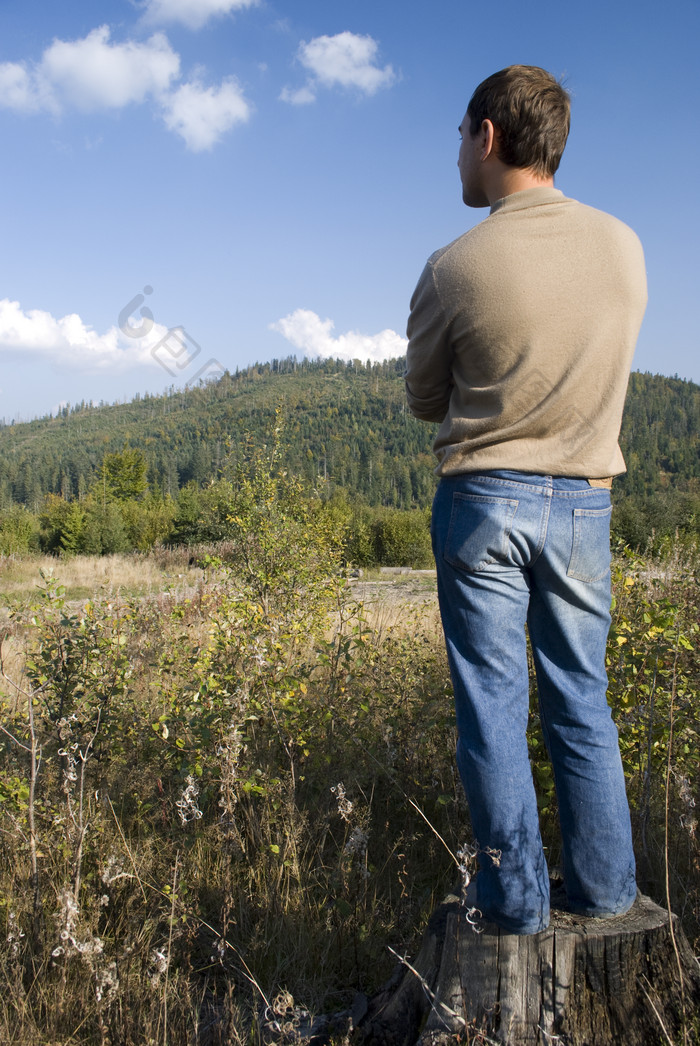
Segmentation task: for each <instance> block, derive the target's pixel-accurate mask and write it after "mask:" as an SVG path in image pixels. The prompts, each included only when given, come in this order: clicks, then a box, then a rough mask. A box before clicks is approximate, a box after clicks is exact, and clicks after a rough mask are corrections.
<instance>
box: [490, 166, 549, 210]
mask: <svg viewBox="0 0 700 1046" xmlns="http://www.w3.org/2000/svg"><path fill="white" fill-rule="evenodd" d="M553 188H554V178H553V177H548V178H542V177H540V175H537V174H534V173H533V172H532V171H529V170H527V169H525V168H523V167H508V166H506V165H505V164H502V163H499V164H498V165H497V167H494V168H492V169H491V171H490V177H489V179H488V184H487V185H486V186H485V189H486V195H487V197H488V201H489V205H490V206H491V207H493V205H494V203H495V202H496V200H502V199H503V197H504V196H511V195H512V194H513V193H515V192H524V191H525V189H553Z"/></svg>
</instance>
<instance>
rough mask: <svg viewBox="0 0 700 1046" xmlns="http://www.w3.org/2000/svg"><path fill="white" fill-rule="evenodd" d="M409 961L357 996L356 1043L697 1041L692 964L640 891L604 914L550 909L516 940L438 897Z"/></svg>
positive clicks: (615, 1045) (589, 1045)
mask: <svg viewBox="0 0 700 1046" xmlns="http://www.w3.org/2000/svg"><path fill="white" fill-rule="evenodd" d="M411 967H412V968H409V967H408V965H406V963H405V962H404V963H403V965H402V966H401V967H399V968H398V969H397V971H396V973H395V975H394V977H393V978H392V980H391V981H390V982H389V984H387V985H386V986H385V987H384V988H383V989H382V990H381V991H380V992H379V993H378V994H377V995H376V996H374V997H373V998H372V999H371V1000H370V1001H369V1005H368V1008H367V1012H366V1014H365V1016H364V1018H363V1020H362V1021H361V1022H360V1024H359V1027H358V1028H357V1030H356V1032H355V1041H356V1042H357V1043H361V1044H362V1046H443V1044H445V1046H446V1044H448V1043H452V1042H455V1043H456V1042H457V1041H459V1042H461V1043H464V1042H472V1041H473V1042H490V1041H491V1042H497V1043H499V1044H500V1043H506V1044H509V1046H530V1044H535V1043H538V1044H545V1043H551V1042H552V1041H557V1042H560V1043H563V1044H566V1046H607V1044H610V1046H620V1044H624V1046H650V1044H653V1043H657V1042H664V1043H668V1042H669V1041H672V1042H675V1041H676V1038H677V1037H678V1036H679V1035H684V1036H685V1042H687V1043H696V1042H697V1041H698V1039H697V1037H696V1036H697V1027H698V1024H699V1023H700V976H699V974H698V966H697V963H696V961H695V958H694V956H693V954H692V952H691V949H690V946H689V945H688V942H687V940H686V938H685V936H684V935H683V933H682V931H681V929H680V926H679V925H678V922H677V920H676V918H675V916H674V917H673V922H672V923H671V922H670V920H669V916H668V912H666V911H664V910H663V909H662V908H660V907H659V906H658V905H657V904H655V903H654V902H653V901H652V900H650V898H648V897H643V896H638V898H637V900H636V902H635V904H634V905H633V906H632V908H631V910H630V911H629V912H628V913H627V914H626V915H624V916H618V917H616V918H615V919H606V920H600V919H590V918H584V917H580V916H574V915H571V914H568V913H566V912H559V911H553V912H552V921H551V924H550V926H549V928H548V929H547V930H545V931H544V932H543V933H539V934H535V935H533V936H527V937H522V936H517V935H514V934H509V933H506V931H504V930H498V929H497V928H495V927H493V928H489V927H487V928H486V929H485V930H484V931H483V932H482V933H476V932H475V931H474V930H473V929H472V927H471V926H470V924H469V922H468V921H467V919H466V915H465V913H464V910H463V909H460V905H459V903H458V900H457V898H456V897H454V896H452V895H450V896H448V897H446V898H445V900H444V901H443V903H442V904H441V905H439V906H438V908H437V909H436V910H435V912H434V913H433V916H432V917H431V920H430V922H429V924H428V928H427V930H426V933H425V936H424V938H423V943H422V946H421V949H420V952H419V954H418V956H417V957H416V959H415V961H414V962H412V963H411ZM680 1041H683V1038H681V1039H680Z"/></svg>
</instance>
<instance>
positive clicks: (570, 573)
mask: <svg viewBox="0 0 700 1046" xmlns="http://www.w3.org/2000/svg"><path fill="white" fill-rule="evenodd" d="M611 514H612V506H611V505H609V506H608V507H607V508H575V509H574V533H573V544H572V547H571V559H570V560H569V568H568V570H567V571H566V574H567V577H572V578H574V579H575V580H577V581H600V579H601V578H604V577H605V575H606V574H607V573H608V571H609V570H610V516H611Z"/></svg>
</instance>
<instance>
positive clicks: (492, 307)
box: [406, 188, 647, 479]
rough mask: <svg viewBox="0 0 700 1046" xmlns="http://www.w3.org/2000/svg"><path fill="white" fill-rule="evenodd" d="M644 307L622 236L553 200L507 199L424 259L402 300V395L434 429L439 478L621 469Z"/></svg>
mask: <svg viewBox="0 0 700 1046" xmlns="http://www.w3.org/2000/svg"><path fill="white" fill-rule="evenodd" d="M646 297H647V290H646V275H645V268H644V256H643V253H642V248H641V244H640V243H639V240H638V239H637V237H636V235H635V234H634V233H633V232H632V230H631V229H629V228H628V227H627V226H626V225H624V224H623V223H622V222H620V221H618V220H617V219H616V218H613V217H611V216H610V215H608V214H604V213H603V212H602V211H597V210H594V209H593V208H591V207H586V206H585V205H583V204H581V203H578V202H577V201H575V200H570V199H568V198H567V197H565V196H564V195H563V194H562V193H561V192H560V191H559V190H557V189H549V188H536V189H527V190H525V191H524V192H519V193H514V194H513V195H511V196H506V197H505V198H504V199H502V200H499V201H498V202H497V203H495V204H494V205H493V207H492V208H491V213H490V214H489V216H488V217H487V218H486V219H485V220H484V221H483V222H481V224H480V225H477V226H475V228H473V229H470V230H469V231H468V232H467V233H465V234H464V235H463V236H460V238H459V239H457V240H455V241H454V242H453V243H451V244H449V245H448V246H447V247H444V248H442V250H439V251H437V252H436V253H435V254H433V255H432V256H431V258H430V259H429V260H428V263H427V265H426V267H425V269H424V270H423V273H422V275H421V278H420V280H419V282H418V286H417V287H416V290H415V293H414V295H413V298H412V300H411V314H410V318H409V321H408V338H409V343H408V351H407V366H406V391H407V396H408V405H409V407H410V409H411V411H412V413H413V414H415V416H416V417H418V418H421V419H422V420H423V421H439V422H442V424H441V427H440V430H439V432H438V434H437V438H436V440H435V443H434V444H433V449H434V451H435V454H436V455H437V458H438V462H439V464H438V467H437V469H436V471H437V473H438V474H439V475H443V476H448V475H454V474H455V473H460V472H475V471H481V470H483V469H517V470H520V471H523V472H536V473H542V474H545V475H556V476H580V477H585V478H589V479H593V478H602V477H608V476H614V475H616V474H618V473H620V472H624V470H625V464H624V460H623V457H622V454H621V452H620V448H619V445H618V436H619V432H620V423H621V419H622V410H623V407H624V402H625V393H626V390H627V381H628V378H629V371H630V366H631V363H632V356H633V353H634V347H635V343H636V340H637V335H638V333H639V328H640V325H641V322H642V317H643V315H644V309H645V306H646Z"/></svg>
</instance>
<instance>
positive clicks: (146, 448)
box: [0, 359, 700, 519]
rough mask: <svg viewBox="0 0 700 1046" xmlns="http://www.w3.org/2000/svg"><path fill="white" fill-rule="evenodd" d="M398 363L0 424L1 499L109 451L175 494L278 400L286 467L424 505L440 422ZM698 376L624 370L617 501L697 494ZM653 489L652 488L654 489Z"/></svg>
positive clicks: (86, 469)
mask: <svg viewBox="0 0 700 1046" xmlns="http://www.w3.org/2000/svg"><path fill="white" fill-rule="evenodd" d="M403 368H404V361H403V360H393V361H390V362H387V363H382V364H368V365H362V364H354V365H353V364H345V363H342V362H339V361H317V362H309V361H307V360H304V361H301V362H299V361H297V360H295V359H288V360H283V361H273V362H272V363H269V364H259V365H255V366H251V367H248V368H247V369H246V370H243V371H240V372H236V373H235V374H229V373H226V374H225V375H224V376H223V377H222V378H221V379H220V380H218V381H217V382H215V383H212V384H208V385H206V386H203V387H199V388H191V389H190V388H183V389H176V388H171V389H170V390H169V391H168V392H167V393H166V394H164V395H160V396H150V395H145V396H136V397H135V398H134V399H133V400H132V401H131V402H129V403H120V404H114V405H111V406H99V407H93V406H88V405H86V404H79V405H76V406H66V407H65V408H64V409H63V410H62V411H61V412H60V414H59V415H58V416H57V417H47V418H42V419H40V420H36V421H32V422H25V423H21V424H10V425H7V424H6V425H4V426H1V427H0V508H2V509H7V508H8V507H9V506H10V505H11V504H13V503H20V504H24V505H26V506H27V508H29V509H30V510H31V511H33V512H37V511H39V509H40V507H41V504H42V502H43V499H44V497H45V495H46V494H48V493H53V494H62V495H63V497H64V498H65V499H66V500H72V499H75V498H81V497H82V496H83V495H84V494H85V493H86V492H87V491H88V490H89V489H90V488H91V487H93V485H94V483H95V481H96V479H97V478H98V476H99V475H100V469H101V463H102V460H103V458H104V456H105V454H107V453H117V452H120V451H122V450H123V449H124V447H125V446H128V447H131V448H139V449H140V451H141V452H142V453H143V455H144V456H145V459H146V462H147V466H148V471H147V479H148V486H149V489H150V491H151V492H152V493H153V494H155V495H170V496H172V497H175V496H176V494H177V492H178V490H179V489H181V488H182V487H184V486H186V485H187V484H191V483H194V484H197V485H201V484H204V483H206V482H207V481H208V480H209V479H210V478H211V477H213V476H216V475H217V474H218V469H219V467H220V465H221V463H222V461H223V460H224V458H225V456H226V454H227V453H228V452H229V449H230V450H231V451H232V453H233V455H234V457H236V456H238V455H239V454H241V453H244V450H243V447H244V445H245V441H246V440H247V439H250V440H252V442H253V443H254V444H257V445H260V444H261V443H266V442H269V438H270V432H271V429H272V425H273V419H274V416H275V410H276V408H277V407H279V406H281V407H282V412H283V416H284V431H283V443H284V444H285V446H286V451H285V453H286V455H287V459H288V464H289V467H290V468H292V469H294V470H295V471H296V472H297V473H298V474H300V475H303V476H304V477H306V478H307V479H308V480H309V481H310V482H312V483H313V485H314V486H315V487H316V489H318V490H320V491H321V493H322V494H324V495H325V496H330V495H331V494H332V493H333V492H334V490H336V489H337V488H343V489H344V490H345V491H347V493H348V494H349V495H350V496H351V497H357V496H358V495H359V496H360V498H361V499H362V500H364V501H366V503H368V504H370V505H388V506H396V507H400V508H410V507H412V506H415V505H419V506H426V505H427V504H429V502H430V499H431V497H432V492H433V489H434V484H435V480H434V476H433V467H434V461H433V456H432V453H431V450H430V446H431V441H432V438H433V436H434V433H435V426H433V425H425V424H423V423H421V422H419V421H416V420H415V419H414V418H413V417H412V416H411V415H410V414H409V413H408V411H407V409H406V406H405V399H404V389H403V380H402V374H403ZM699 433H700V386H698V385H696V384H694V383H692V382H689V381H683V380H681V379H678V378H666V377H661V376H657V375H651V374H640V373H634V374H632V376H631V380H630V385H629V393H628V397H627V409H626V413H625V418H624V423H623V430H622V444H623V450H624V453H625V457H626V460H627V463H628V473H627V475H626V476H625V477H624V478H623V479H621V480H618V482H617V484H616V491H617V497H618V500H621V499H624V498H630V497H631V498H632V500H633V501H634V502H635V503H638V502H640V501H641V500H645V501H646V502H649V501H650V499H651V502H653V501H654V498H656V499H657V502H658V504H659V505H660V504H661V503H662V502H663V505H664V509H663V511H664V512H665V513H666V515H668V512H669V511H670V506H671V505H672V504H673V505H675V506H676V508H674V509H673V511H674V512H676V514H680V516H681V519H684V518H685V517H686V516H687V514H688V506H689V505H691V503H695V501H697V500H698V497H700V436H699ZM659 499H660V500H659Z"/></svg>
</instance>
